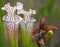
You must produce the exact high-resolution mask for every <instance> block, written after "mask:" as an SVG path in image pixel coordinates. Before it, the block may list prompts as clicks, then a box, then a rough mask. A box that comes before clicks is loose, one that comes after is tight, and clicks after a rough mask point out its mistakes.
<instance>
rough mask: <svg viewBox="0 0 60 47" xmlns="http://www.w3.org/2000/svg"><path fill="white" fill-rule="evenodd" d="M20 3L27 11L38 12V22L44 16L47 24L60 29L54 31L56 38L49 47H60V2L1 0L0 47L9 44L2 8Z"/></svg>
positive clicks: (52, 0)
mask: <svg viewBox="0 0 60 47" xmlns="http://www.w3.org/2000/svg"><path fill="white" fill-rule="evenodd" d="M18 1H19V2H21V3H23V4H24V9H25V10H29V9H30V8H32V9H35V10H36V11H37V13H36V15H33V17H34V18H35V19H36V20H37V21H38V20H39V19H40V18H41V17H43V16H48V20H47V24H51V25H56V26H57V27H58V30H55V31H54V36H53V38H52V39H51V41H50V46H48V47H60V0H0V47H5V46H6V47H7V44H5V43H7V42H5V41H6V39H4V38H5V37H6V36H4V33H5V32H4V31H5V29H4V23H3V20H2V17H3V16H4V15H5V12H4V11H2V10H1V7H3V6H4V4H6V3H11V5H12V6H14V5H16V2H18ZM19 31H20V30H19ZM19 42H20V40H19ZM19 47H20V43H19Z"/></svg>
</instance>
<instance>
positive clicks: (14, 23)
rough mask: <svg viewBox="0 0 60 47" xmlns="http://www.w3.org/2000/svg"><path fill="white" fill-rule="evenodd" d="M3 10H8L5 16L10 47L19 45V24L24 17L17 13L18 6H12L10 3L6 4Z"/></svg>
mask: <svg viewBox="0 0 60 47" xmlns="http://www.w3.org/2000/svg"><path fill="white" fill-rule="evenodd" d="M2 10H5V11H7V14H6V15H5V16H4V17H3V20H4V22H5V24H6V29H7V34H8V43H9V47H18V26H19V23H20V21H21V20H22V18H21V17H20V16H18V15H16V14H15V11H16V10H17V6H14V7H12V6H10V3H7V4H5V6H4V7H2Z"/></svg>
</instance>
